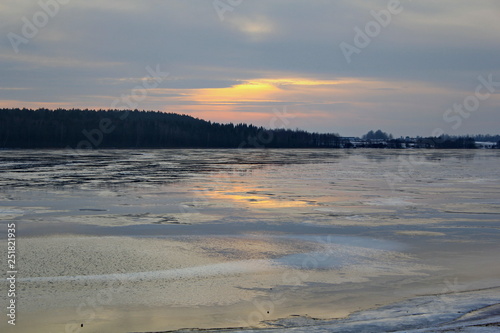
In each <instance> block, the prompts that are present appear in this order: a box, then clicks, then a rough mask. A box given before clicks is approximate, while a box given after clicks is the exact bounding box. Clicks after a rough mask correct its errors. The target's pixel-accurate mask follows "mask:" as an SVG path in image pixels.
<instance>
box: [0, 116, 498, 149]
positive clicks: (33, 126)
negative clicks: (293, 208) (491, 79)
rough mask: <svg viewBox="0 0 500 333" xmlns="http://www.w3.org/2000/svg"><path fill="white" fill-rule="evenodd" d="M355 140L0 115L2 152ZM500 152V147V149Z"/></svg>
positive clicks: (452, 143)
mask: <svg viewBox="0 0 500 333" xmlns="http://www.w3.org/2000/svg"><path fill="white" fill-rule="evenodd" d="M350 140H351V139H350V138H342V137H340V136H339V135H338V134H334V133H326V134H322V133H311V132H307V131H303V130H299V129H296V130H290V129H266V128H264V127H258V126H254V125H247V124H243V123H240V124H232V123H229V124H220V123H216V122H211V121H206V120H202V119H198V118H194V117H192V116H188V115H182V114H176V113H165V112H160V111H139V110H88V109H85V110H81V109H56V110H50V109H37V110H31V109H19V108H17V109H16V108H11V109H0V148H4V149H5V148H72V149H94V148H350V147H355V146H354V145H353V144H352V142H351V141H350ZM363 140H365V141H366V142H365V143H364V144H363V145H361V146H360V145H359V144H358V145H356V146H357V147H366V148H395V149H398V148H405V147H408V138H398V139H395V138H393V136H392V135H391V134H388V133H385V132H382V131H381V130H377V131H369V132H368V133H367V134H366V135H364V136H363ZM476 140H477V141H492V140H495V141H497V140H500V136H498V135H477V136H464V137H461V136H448V135H442V136H440V137H417V138H416V139H414V140H413V142H412V146H414V147H415V148H437V149H473V148H475V147H476V145H475V142H476ZM497 147H500V142H499V143H498V144H497Z"/></svg>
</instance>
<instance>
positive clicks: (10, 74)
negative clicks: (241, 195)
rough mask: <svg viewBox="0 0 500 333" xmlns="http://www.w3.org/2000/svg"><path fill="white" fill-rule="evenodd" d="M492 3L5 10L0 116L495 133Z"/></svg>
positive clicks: (87, 1)
mask: <svg viewBox="0 0 500 333" xmlns="http://www.w3.org/2000/svg"><path fill="white" fill-rule="evenodd" d="M499 18H500V1H498V0H477V1H470V0H440V1H436V0H420V1H417V0H413V1H412V0H401V1H398V0H385V1H379V0H373V1H367V0H338V1H335V0H307V1H305V0H106V1H102V0H40V1H33V0H30V1H28V0H2V1H1V2H0V36H1V38H0V108H1V107H4V108H10V107H16V108H23V107H26V108H40V107H45V108H89V109H90V108H92V109H94V108H95V109H115V108H117V109H129V108H131V107H132V108H133V109H135V108H136V109H139V110H160V111H165V112H176V113H182V114H188V115H192V116H194V117H198V118H202V119H206V120H210V121H216V122H222V123H227V122H233V123H253V124H255V125H259V126H264V127H267V128H277V127H280V128H291V129H295V128H300V129H305V130H308V131H316V132H328V133H332V132H333V133H339V134H340V135H343V136H361V135H363V134H365V133H366V132H368V131H369V130H377V129H381V130H383V131H385V132H389V133H392V134H393V135H394V136H395V137H399V136H406V135H409V136H417V135H420V136H430V135H440V134H442V133H447V134H451V135H463V134H488V133H489V134H499V133H500V19H499Z"/></svg>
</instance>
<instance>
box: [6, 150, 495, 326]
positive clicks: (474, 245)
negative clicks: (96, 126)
mask: <svg viewBox="0 0 500 333" xmlns="http://www.w3.org/2000/svg"><path fill="white" fill-rule="evenodd" d="M499 164H500V151H499V150H463V151H462V150H457V151H435V150H401V151H395V150H376V149H371V150H320V149H317V150H294V149H289V150H285V149H283V150H95V151H88V152H78V154H77V153H76V152H73V151H70V150H68V151H63V150H59V151H58V150H49V151H30V150H25V151H22V150H14V151H0V185H1V191H0V223H1V224H2V228H1V229H0V246H1V247H2V248H3V249H6V248H7V224H8V223H15V224H16V229H17V259H18V262H17V266H18V267H17V269H18V275H17V279H18V280H17V289H18V290H17V302H18V303H17V304H18V310H17V311H18V312H17V314H18V319H17V325H16V327H15V328H13V327H10V325H7V323H6V320H3V321H2V322H0V330H1V331H2V332H33V331H37V332H130V331H132V332H144V331H166V330H175V329H181V328H226V327H244V328H248V327H261V328H263V329H265V328H274V327H276V325H278V324H279V325H282V327H283V326H284V327H295V326H300V327H305V326H307V325H312V324H314V325H317V324H318V320H317V319H321V320H325V321H321V322H320V324H321V325H326V324H327V323H330V324H331V323H332V320H335V319H339V318H341V320H340V321H334V322H333V323H334V325H337V328H338V325H344V326H341V327H344V329H341V330H339V332H341V331H343V332H349V330H348V327H349V329H351V328H350V327H354V328H352V331H353V332H356V331H358V332H359V331H363V329H362V328H360V326H356V325H357V324H353V323H352V322H349V320H354V318H357V319H356V320H358V321H366V320H368V319H367V318H371V319H370V320H372V321H373V320H374V318H379V319H380V318H381V320H382V321H383V323H382V324H380V323H379V324H380V325H379V326H377V327H378V328H377V329H375V330H374V331H380V332H382V331H384V327H385V329H387V330H392V331H396V330H398V329H418V328H420V327H424V326H423V325H424V324H426V323H433V324H434V323H439V322H440V320H441V319H442V320H444V321H450V320H454V319H456V318H459V317H460V316H462V315H463V313H464V312H468V311H470V310H471V309H475V308H482V307H487V306H496V305H495V304H498V303H500V288H499V287H500V265H499V260H498V255H499V253H500V251H499V250H500V242H499V240H500V168H499V167H498V166H499ZM423 295H425V296H423ZM443 295H446V296H443ZM420 296H423V297H434V301H436V302H437V303H436V302H435V303H432V302H431V303H429V302H427V303H426V302H422V298H418V297H420ZM1 300H2V304H0V305H1V306H2V308H4V309H5V307H6V306H7V299H6V298H4V297H3V296H2V298H1ZM394 304H400V307H398V308H397V309H399V310H397V311H396V310H394V309H395V308H394ZM425 304H427V305H425ZM428 304H437V305H433V306H435V307H437V308H433V307H431V306H430V305H428ZM398 306H399V305H398ZM410 308H411V309H412V311H415V313H417V314H420V315H419V316H417V317H415V316H416V315H413V317H412V320H408V318H406V319H405V320H401V323H400V324H401V325H400V326H398V325H399V324H398V322H397V321H396V322H394V320H392V319H393V316H394V314H395V313H399V312H400V311H402V310H401V309H410ZM369 309H370V311H372V312H369V311H368V310H369ZM374 309H375V310H374ZM445 309H446V310H447V311H445ZM373 311H375V312H373ZM376 311H380V312H376ZM412 313H413V312H412ZM437 314H440V315H439V316H438V315H437ZM441 314H442V316H441ZM348 316H349V317H348ZM370 316H371V317H370ZM312 318H314V319H312ZM346 318H347V319H346ZM359 318H361V319H359ZM391 318H392V319H391ZM276 320H278V321H276ZM391 320H392V321H391ZM313 321H314V322H313ZM312 322H313V323H312ZM389 322H391V323H390V325H389ZM81 324H83V325H84V326H83V328H82V327H81ZM318 325H319V324H318ZM348 325H351V326H348ZM352 325H354V326H352ZM391 325H392V326H391ZM405 325H406V326H405ZM326 327H327V326H325V327H324V329H325V330H324V331H325V332H326V331H331V332H333V331H334V330H333V328H331V329H330V330H328V329H327V328H326ZM370 327H372V329H373V327H375V326H370ZM304 331H311V330H310V328H309V329H308V328H307V327H306V328H305V329H304ZM319 331H321V330H318V332H319ZM368 331H370V329H367V332H368ZM372 331H373V330H372ZM335 332H336V331H335Z"/></svg>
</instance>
